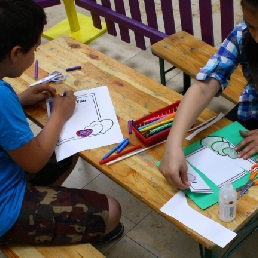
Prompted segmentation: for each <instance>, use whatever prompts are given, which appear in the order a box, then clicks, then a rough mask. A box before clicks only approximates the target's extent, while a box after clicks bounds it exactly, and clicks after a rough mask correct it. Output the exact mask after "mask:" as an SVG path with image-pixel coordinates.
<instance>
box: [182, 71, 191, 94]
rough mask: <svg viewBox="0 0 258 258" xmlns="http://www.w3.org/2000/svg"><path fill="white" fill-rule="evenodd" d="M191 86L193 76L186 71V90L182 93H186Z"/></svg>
mask: <svg viewBox="0 0 258 258" xmlns="http://www.w3.org/2000/svg"><path fill="white" fill-rule="evenodd" d="M190 86H191V77H190V75H188V74H186V73H184V91H183V92H182V94H185V93H186V91H187V90H188V89H189V87H190Z"/></svg>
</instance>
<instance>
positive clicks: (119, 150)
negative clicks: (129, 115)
mask: <svg viewBox="0 0 258 258" xmlns="http://www.w3.org/2000/svg"><path fill="white" fill-rule="evenodd" d="M129 143H130V141H129V139H128V138H126V139H125V141H124V143H123V144H122V145H121V146H120V147H119V148H118V149H117V151H116V153H120V152H121V151H122V150H123V149H124V148H125V147H126V146H127V145H128V144H129Z"/></svg>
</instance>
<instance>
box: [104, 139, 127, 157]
mask: <svg viewBox="0 0 258 258" xmlns="http://www.w3.org/2000/svg"><path fill="white" fill-rule="evenodd" d="M126 139H128V138H125V139H124V140H123V141H121V142H120V143H119V144H118V145H117V146H115V147H114V148H113V149H112V150H111V151H109V152H108V153H107V154H106V155H104V156H103V157H102V159H101V160H103V159H106V158H108V157H109V156H110V155H111V154H113V153H114V152H115V151H116V150H117V149H118V148H120V147H121V146H122V145H123V144H124V142H125V141H126Z"/></svg>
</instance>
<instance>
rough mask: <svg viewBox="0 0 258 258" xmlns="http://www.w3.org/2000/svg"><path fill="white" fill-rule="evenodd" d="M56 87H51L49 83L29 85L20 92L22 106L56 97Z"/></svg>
mask: <svg viewBox="0 0 258 258" xmlns="http://www.w3.org/2000/svg"><path fill="white" fill-rule="evenodd" d="M55 95H56V89H55V88H53V87H51V86H50V85H49V83H42V84H38V85H36V86H34V87H28V88H27V89H26V90H25V91H23V92H22V93H20V94H19V99H20V102H21V105H22V106H29V105H34V104H36V103H38V102H40V101H42V100H45V99H47V98H49V97H55Z"/></svg>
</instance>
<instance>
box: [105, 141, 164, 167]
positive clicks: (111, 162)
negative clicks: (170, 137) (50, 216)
mask: <svg viewBox="0 0 258 258" xmlns="http://www.w3.org/2000/svg"><path fill="white" fill-rule="evenodd" d="M165 141H166V140H164V141H162V142H158V143H156V144H154V145H152V146H149V147H147V148H144V149H141V150H137V151H134V152H131V153H129V154H127V155H124V156H122V157H118V158H117V159H113V160H112V161H110V162H108V163H107V166H109V165H111V164H114V163H116V162H118V161H120V160H123V159H127V158H129V157H131V156H133V155H136V154H138V153H141V152H143V151H146V150H148V149H151V148H153V147H155V146H157V145H160V144H161V143H164V142H165ZM121 153H122V152H121ZM121 153H120V154H121ZM114 156H115V155H114ZM110 158H111V157H110Z"/></svg>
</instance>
